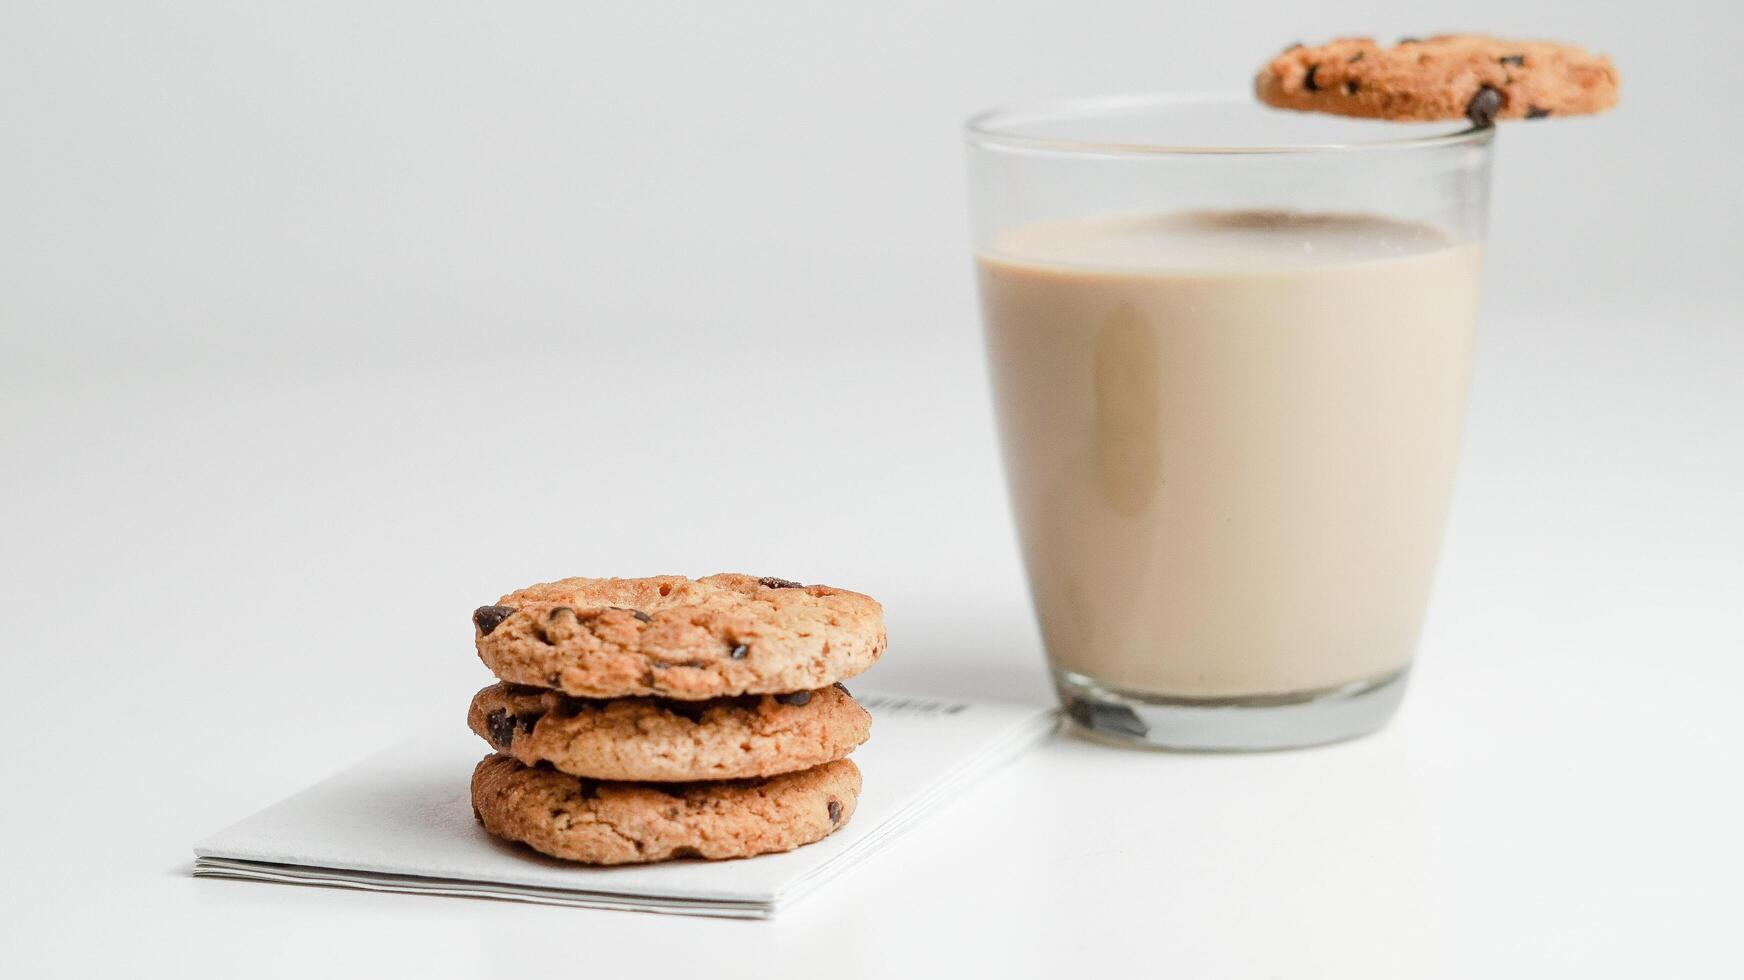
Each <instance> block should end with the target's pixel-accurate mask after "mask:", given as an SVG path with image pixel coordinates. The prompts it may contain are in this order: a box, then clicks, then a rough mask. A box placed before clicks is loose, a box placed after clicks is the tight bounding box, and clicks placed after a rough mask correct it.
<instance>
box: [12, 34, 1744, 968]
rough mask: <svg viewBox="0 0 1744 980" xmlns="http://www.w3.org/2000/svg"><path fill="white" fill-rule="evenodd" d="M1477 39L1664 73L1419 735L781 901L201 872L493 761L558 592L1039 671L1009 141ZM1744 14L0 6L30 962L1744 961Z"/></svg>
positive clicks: (1599, 214) (1500, 325)
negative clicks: (1014, 296)
mask: <svg viewBox="0 0 1744 980" xmlns="http://www.w3.org/2000/svg"><path fill="white" fill-rule="evenodd" d="M1444 29H1445V30H1452V29H1487V30H1491V31H1495V32H1498V33H1504V34H1515V35H1529V36H1530V35H1541V36H1549V37H1555V38H1567V39H1570V40H1576V41H1580V42H1583V43H1586V44H1588V45H1590V46H1592V47H1595V48H1598V49H1601V50H1605V51H1609V52H1611V53H1612V54H1614V55H1615V56H1616V57H1617V59H1618V62H1619V64H1620V65H1621V68H1622V71H1623V75H1624V78H1625V86H1624V92H1625V94H1624V105H1623V108H1622V109H1621V110H1619V111H1618V112H1616V113H1614V114H1612V115H1610V116H1608V117H1605V118H1602V119H1595V120H1553V121H1550V122H1547V123H1537V124H1532V125H1530V126H1509V127H1507V128H1506V130H1505V132H1504V133H1503V134H1502V135H1501V140H1500V146H1499V154H1500V155H1499V159H1498V172H1497V185H1496V190H1495V197H1494V211H1493V216H1492V238H1491V246H1490V253H1489V254H1490V259H1489V267H1488V294H1487V309H1486V314H1485V324H1484V334H1483V339H1482V350H1481V353H1480V360H1479V364H1478V372H1477V381H1476V387H1475V390H1474V394H1473V404H1472V409H1471V416H1470V428H1469V430H1468V442H1467V453H1466V457H1465V463H1464V467H1463V470H1462V474H1461V479H1460V485H1459V488H1458V492H1457V496H1456V502H1455V513H1454V517H1453V521H1452V526H1451V528H1450V532H1449V535H1450V536H1449V544H1448V548H1447V552H1446V559H1445V562H1444V565H1443V570H1442V575H1441V582H1440V587H1439V591H1438V594H1437V598H1436V601H1435V604H1434V608H1433V610H1432V613H1431V618H1430V624H1429V626H1428V629H1427V632H1426V635H1425V638H1424V642H1423V647H1422V651H1421V662H1420V667H1419V670H1418V672H1417V676H1416V679H1415V682H1414V687H1413V692H1412V695H1411V697H1410V698H1409V699H1408V701H1407V704H1406V707H1405V710H1404V713H1403V715H1402V716H1401V717H1400V719H1399V720H1398V722H1397V723H1396V724H1395V725H1394V726H1393V727H1391V728H1390V729H1388V730H1387V731H1386V732H1385V733H1383V734H1382V735H1380V736H1377V737H1374V738H1370V739H1367V740H1363V741H1359V742H1355V743H1351V744H1348V745H1344V746H1339V747H1334V748H1329V749H1322V750H1315V751H1309V752H1298V753H1286V754H1278V755H1267V756H1252V757H1199V756H1174V755H1149V754H1134V753H1127V752H1117V751H1111V750H1108V749H1103V748H1099V747H1095V746H1091V745H1088V744H1086V743H1083V742H1079V741H1076V740H1072V739H1061V740H1057V741H1055V742H1052V743H1050V744H1048V745H1047V746H1045V747H1044V748H1042V749H1040V750H1038V751H1037V752H1036V753H1035V754H1033V755H1031V756H1030V757H1028V758H1026V759H1025V760H1024V761H1022V762H1021V763H1019V764H1018V765H1016V766H1015V767H1013V768H1011V769H1009V770H1007V771H1005V772H1003V773H1002V774H1000V775H999V776H997V777H995V778H994V779H993V780H992V781H990V782H989V783H988V784H986V785H984V786H983V787H982V788H981V789H980V790H979V791H978V792H976V793H975V794H974V795H973V796H971V797H969V798H967V799H965V800H963V801H962V802H961V803H960V804H959V805H957V806H956V807H954V808H952V809H951V810H948V811H946V812H944V813H943V814H941V815H939V816H938V817H937V818H935V819H934V820H932V821H930V822H929V823H928V824H927V825H925V826H924V827H922V828H920V829H918V830H917V831H915V832H914V833H913V835H912V836H911V837H910V838H908V839H907V840H905V841H904V842H903V843H902V844H901V845H900V846H898V847H896V848H894V849H892V850H891V851H890V852H889V853H888V854H887V855H885V856H884V857H882V858H881V859H880V860H879V861H877V862H874V863H873V864H871V865H869V866H866V867H863V868H861V869H858V870H856V871H855V872H854V873H852V874H851V875H850V876H848V877H847V878H844V879H842V880H841V881H840V882H839V884H837V885H835V886H832V888H831V889H830V890H828V891H827V892H825V893H821V894H818V895H815V896H813V897H812V898H811V899H809V900H808V901H807V902H806V903H805V904H804V905H802V906H800V907H799V908H796V909H795V910H794V911H793V913H792V914H791V915H790V916H787V917H784V918H783V919H782V920H781V921H778V922H775V923H766V924H746V923H728V922H711V921H697V920H681V919H671V918H662V917H654V916H638V915H631V914H614V913H591V912H578V911H574V910H565V909H553V908H540V907H526V906H519V905H512V904H507V903H489V902H474V901H461V900H436V899H428V898H413V897H406V896H381V895H366V894H354V893H346V892H339V891H333V890H324V889H312V888H292V887H280V886H268V885H248V884H239V883H230V882H212V881H193V880H191V879H189V878H187V877H186V870H187V863H188V860H189V852H188V845H189V844H190V843H191V842H192V841H193V840H195V839H196V838H198V837H201V836H204V835H205V834H206V833H207V832H209V831H211V830H213V829H215V828H217V827H219V826H222V825H225V824H227V823H229V822H231V821H233V820H235V819H237V818H239V817H241V816H243V815H245V814H247V813H249V812H252V811H253V810H255V809H257V808H259V807H260V806H262V805H264V804H265V803H268V802H270V801H272V800H274V799H276V798H278V797H279V796H282V795H284V794H286V793H288V792H290V791H293V790H295V789H297V788H299V787H301V786H303V785H305V784H307V783H308V782H310V781H312V780H314V779H316V778H318V777H320V776H322V775H325V774H326V773H328V772H330V771H332V770H333V769H335V768H337V767H339V766H341V765H343V764H345V763H348V762H350V761H351V760H353V759H354V758H356V757H358V756H360V755H363V754H365V753H367V752H370V751H372V750H374V749H376V748H377V747H379V746H381V745H383V744H386V743H389V742H392V741H393V740H395V739H396V738H397V737H399V735H400V733H402V732H405V731H408V730H412V729H415V728H418V727H422V726H423V725H425V724H427V723H428V722H429V721H431V720H432V719H442V718H452V719H453V722H454V724H456V725H459V724H461V723H462V722H461V720H460V719H461V713H462V712H463V711H464V706H465V703H466V699H467V697H468V696H469V695H470V693H471V692H472V691H473V690H474V689H475V688H476V687H478V686H480V685H482V684H483V683H484V682H485V680H486V674H485V672H484V671H483V669H482V668H481V667H480V666H479V665H478V663H477V662H476V660H475V659H474V658H473V655H472V653H471V651H470V648H469V637H470V628H469V625H468V623H467V615H468V613H469V611H470V610H471V609H472V608H473V607H474V606H476V605H478V604H480V603H483V602H487V601H490V600H492V599H494V598H495V597H496V596H497V595H498V594H499V593H501V592H503V591H506V590H508V589H510V588H513V587H516V586H519V585H523V584H526V583H530V582H533V581H538V580H542V579H547V578H552V577H556V576H560V575H565V574H595V575H610V574H619V575H636V574H650V573H658V572H672V571H676V572H683V573H688V574H704V573H708V572H712V571H717V570H728V569H732V570H746V571H752V572H754V573H757V574H773V575H781V576H786V577H790V578H802V579H806V580H808V581H825V582H830V583H835V584H840V585H844V586H848V587H851V588H855V589H859V590H862V591H865V592H869V593H871V594H873V595H876V596H878V597H880V598H881V599H883V600H884V601H885V603H886V606H887V609H888V614H889V626H890V632H891V638H892V645H891V650H890V653H889V655H888V657H887V658H886V660H885V661H884V663H882V664H880V665H879V666H878V667H877V668H876V670H875V673H874V674H873V675H870V676H869V677H868V683H875V684H876V685H877V686H879V687H886V688H903V687H907V688H913V689H918V690H923V691H935V692H941V693H974V694H989V693H991V694H997V695H1012V696H1031V697H1045V696H1046V686H1045V681H1044V677H1043V673H1042V661H1041V656H1040V652H1039V645H1038V643H1037V641H1036V639H1035V635H1034V630H1033V627H1032V626H1031V623H1030V619H1029V614H1028V609H1027V600H1026V598H1025V594H1024V591H1023V583H1022V577H1021V573H1020V571H1019V566H1018V561H1017V554H1016V550H1015V546H1014V543H1013V538H1012V535H1011V532H1010V526H1009V520H1008V516H1007V512H1006V510H1005V501H1004V497H1003V492H1002V487H1001V485H1000V477H999V473H998V468H997V466H998V464H997V459H996V455H995V452H994V448H993V443H992V438H991V415H990V410H989V405H988V398H987V393H986V386H985V378H984V375H983V370H982V367H981V362H980V352H979V348H978V344H979V338H978V332H977V324H976V319H975V312H974V299H973V293H972V289H971V283H970V279H969V275H968V272H969V266H968V258H967V252H966V242H965V231H964V228H965V215H964V200H963V187H962V160H961V149H960V146H959V143H958V139H957V134H956V125H957V123H958V122H959V120H960V119H961V118H962V117H963V116H965V115H966V114H968V113H969V112H971V111H972V110H975V109H977V108H981V107H983V106H984V105H987V104H991V103H996V102H1005V101H1015V100H1024V99H1030V98H1036V97H1045V96H1065V95H1085V94H1096V93H1102V92H1120V91H1140V90H1153V89H1234V88H1240V87H1243V86H1245V84H1246V81H1247V78H1248V77H1249V75H1250V73H1251V71H1252V70H1253V68H1254V67H1255V66H1256V65H1257V64H1258V63H1259V62H1260V61H1262V60H1263V59H1264V58H1266V57H1268V56H1269V55H1270V53H1272V52H1273V51H1274V50H1276V49H1278V48H1280V47H1282V46H1283V45H1284V44H1286V43H1287V42H1290V41H1294V40H1308V41H1313V40H1316V39H1321V38H1324V37H1327V36H1329V35H1332V34H1337V33H1351V32H1360V33H1374V34H1376V35H1379V36H1381V37H1383V38H1391V37H1394V36H1397V35H1400V34H1424V33H1430V32H1433V31H1436V30H1444ZM1740 36H1744V17H1741V15H1740V13H1739V12H1738V8H1737V7H1736V6H1735V5H1721V4H1718V3H1710V4H1698V3H1694V2H1687V3H1678V2H1662V3H1657V4H1654V5H1651V7H1648V6H1644V5H1640V4H1631V5H1624V4H1609V5H1605V4H1598V3H1582V4H1575V3H1566V4H1541V5H1537V6H1535V7H1530V8H1528V7H1527V6H1525V5H1522V4H1519V3H1501V2H1493V0H1472V2H1464V3H1461V4H1458V5H1456V6H1449V5H1448V4H1446V3H1436V4H1429V3H1404V2H1391V3H1381V2H1372V3H1366V4H1359V3H1341V2H1323V3H1315V4H1304V3H1301V2H1292V3H1282V2H1276V3H1246V4H1236V3H1224V4H1214V3H1192V4H1189V3H1169V2H1164V0H1149V2H1140V3H1120V4H1086V3H1055V4H1042V3H1017V2H1005V3H994V2H990V0H989V2H975V3H956V4H940V3H911V2H899V0H886V2H883V3H878V4H836V3H815V2H813V3H782V4H774V3H768V4H756V5H751V4H732V5H727V4H721V5H703V4H694V5H679V4H654V3H622V4H604V3H598V2H591V3H576V2H570V3H525V4H467V5H461V4H447V3H431V2H404V3H325V4H320V3H311V4H217V3H179V4H159V3H140V2H130V3H114V4H103V5H98V4H65V3H61V4H56V3H40V4H39V3H26V2H20V0H5V2H4V3H3V4H0V623H4V624H5V625H4V627H3V632H0V635H3V636H4V637H5V639H4V641H3V643H4V646H3V649H4V651H5V653H6V659H5V663H4V670H5V674H4V676H5V678H6V680H5V688H4V689H5V690H6V691H7V692H8V694H9V697H8V698H7V701H8V704H9V708H10V711H9V714H10V724H9V725H8V726H7V732H8V738H7V740H6V742H5V745H4V748H0V753H3V754H0V763H3V767H4V768H3V770H0V771H3V774H4V781H3V782H0V803H3V806H0V830H3V831H4V832H5V835H6V838H5V839H6V850H5V856H4V859H3V862H4V864H3V871H0V957H3V959H4V961H5V962H7V964H8V967H9V969H8V972H11V970H12V969H16V971H17V972H18V973H19V975H32V976H43V975H88V974H90V973H92V972H94V971H96V970H99V969H103V968H112V969H136V970H152V969H157V970H160V971H161V970H163V969H177V970H181V971H184V972H188V973H195V974H209V975H235V974H237V973H249V972H253V973H263V974H282V975H296V974H303V973H319V974H334V973H351V972H357V973H364V972H369V973H374V974H376V975H390V976H391V975H406V974H412V973H414V972H415V973H417V974H419V975H423V976H438V975H449V974H451V975H465V976H472V975H480V974H497V973H501V974H510V975H516V976H521V975H526V974H527V973H529V972H539V973H544V972H548V971H551V970H556V969H572V970H574V971H576V972H580V973H591V974H601V973H604V972H606V971H611V972H613V973H616V974H620V975H621V974H623V973H624V972H626V971H629V970H635V971H638V972H642V973H646V972H649V971H654V972H666V971H668V970H670V971H671V972H674V973H679V974H681V975H685V976H703V977H716V976H719V977H726V976H738V975H744V976H778V975H783V974H791V975H795V976H808V977H815V976H818V975H820V974H824V975H844V976H853V975H901V976H924V975H942V974H944V973H945V971H947V970H955V971H958V972H963V973H965V974H967V975H995V974H1008V975H1043V974H1066V975H1076V974H1079V973H1084V974H1088V973H1090V972H1092V971H1093V970H1097V969H1124V970H1129V971H1141V972H1143V973H1145V974H1151V975H1156V974H1163V973H1169V974H1171V975H1184V976H1254V977H1274V976H1275V977H1296V976H1330V977H1369V976H1373V977H1403V976H1448V977H1453V976H1474V975H1483V976H1497V975H1536V976H1544V975H1574V974H1576V973H1577V972H1578V973H1579V974H1580V975H1587V976H1592V975H1609V974H1615V975H1647V974H1651V975H1698V974H1699V975H1719V974H1723V973H1727V972H1728V971H1730V970H1736V969H1738V968H1739V965H1740V959H1741V957H1740V955H1739V953H1738V952H1737V945H1736V942H1735V939H1733V938H1732V936H1731V934H1732V933H1733V932H1734V931H1735V928H1736V924H1737V923H1736V920H1737V912H1738V898H1737V895H1738V893H1737V890H1736V889H1737V882H1738V879H1739V877H1740V874H1741V873H1744V856H1741V853H1740V845H1739V843H1738V836H1737V828H1738V827H1739V826H1740V825H1741V824H1744V806H1741V805H1740V803H1739V800H1738V795H1737V794H1738V781H1739V775H1738V774H1739V768H1740V767H1739V763H1738V755H1739V749H1740V748H1744V724H1741V722H1740V720H1739V707H1738V705H1739V704H1740V700H1741V698H1744V612H1741V611H1740V610H1741V609H1744V558H1741V555H1744V507H1741V501H1744V456H1741V450H1740V444H1741V443H1744V394H1741V392H1740V389H1741V385H1740V380H1741V375H1744V335H1741V331H1740V316H1739V312H1738V311H1739V309H1740V303H1741V302H1744V285H1741V280H1744V276H1741V275H1740V271H1739V270H1740V259H1741V258H1744V255H1741V251H1744V250H1741V249H1740V246H1739V244H1738V240H1737V237H1736V228H1737V225H1738V220H1739V217H1740V215H1741V213H1744V200H1741V191H1740V183H1739V182H1738V181H1737V180H1735V179H1733V177H1732V176H1731V175H1732V174H1733V173H1734V172H1735V171H1736V170H1737V168H1738V166H1739V162H1738V161H1739V158H1740V151H1741V150H1744V143H1741V141H1740V137H1739V127H1738V125H1737V116H1738V113H1737V111H1736V105H1735V102H1734V101H1733V100H1734V97H1735V95H1736V93H1737V91H1738V90H1739V87H1740V86H1739V83H1740V81H1744V79H1740V77H1739V76H1740V74H1741V73H1740V70H1739V69H1738V68H1737V63H1736V61H1735V59H1734V58H1733V57H1732V49H1731V48H1729V47H1728V45H1735V44H1736V41H1737V39H1738V38H1739V37H1740ZM456 778H457V779H460V778H464V774H460V773H457V774H456ZM868 778H869V779H872V780H875V779H876V778H877V775H876V773H869V774H868Z"/></svg>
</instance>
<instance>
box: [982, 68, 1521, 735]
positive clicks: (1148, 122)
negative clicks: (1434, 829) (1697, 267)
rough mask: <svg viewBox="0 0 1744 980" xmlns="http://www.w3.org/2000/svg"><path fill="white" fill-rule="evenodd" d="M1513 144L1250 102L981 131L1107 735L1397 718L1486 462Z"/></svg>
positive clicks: (1053, 586)
mask: <svg viewBox="0 0 1744 980" xmlns="http://www.w3.org/2000/svg"><path fill="white" fill-rule="evenodd" d="M1493 136H1494V130H1492V129H1488V128H1465V129H1459V130H1458V131H1455V128H1454V127H1452V126H1449V125H1440V126H1436V125H1428V126H1424V125H1420V124H1400V123H1387V122H1376V121H1367V120H1347V119H1338V118H1333V117H1327V116H1318V115H1309V114H1302V113H1291V112H1284V111H1279V110H1272V109H1267V108H1264V107H1262V106H1260V105H1258V104H1256V103H1254V102H1253V101H1252V100H1251V99H1249V98H1247V97H1244V96H1229V97H1197V96H1195V97H1159V96H1144V97H1122V98H1110V99H1094V100H1081V101H1071V102H1060V103H1050V104H1044V105H1037V106H1032V107H1024V108H1017V109H1007V110H996V111H993V112H988V113H985V114H982V115H979V116H976V117H975V118H974V119H972V120H970V121H969V123H968V125H967V127H966V138H967V141H968V146H969V165H970V188H971V199H972V218H973V228H974V244H975V250H976V265H977V271H978V275H979V282H980V292H981V305H982V312H983V319H984V321H985V328H986V338H987V350H988V358H989V363H990V366H991V370H992V377H993V388H994V396H995V399H996V402H997V409H998V416H999V423H1000V435H1001V440H1002V444H1003V450H1004V458H1005V466H1006V476H1007V480H1008V482H1009V485H1010V489H1011V498H1012V505H1013V510H1014V512H1015V516H1016V519H1017V524H1018V529H1019V535H1020V537H1021V540H1022V543H1023V550H1024V559H1025V563H1026V565H1027V568H1028V572H1029V581H1030V589H1031V593H1032V597H1033V599H1034V602H1035V608H1036V613H1037V617H1038V619H1039V621H1040V624H1041V630H1042V635H1043V639H1044V641H1045V643H1046V646H1047V654H1048V660H1049V663H1050V665H1051V668H1052V670H1053V676H1054V681H1055V685H1056V688H1057V690H1058V691H1059V696H1060V699H1061V702H1062V704H1063V705H1064V707H1065V710H1066V713H1067V714H1068V715H1069V717H1070V718H1071V719H1072V720H1073V721H1074V722H1075V723H1076V724H1077V725H1078V726H1080V727H1081V728H1083V729H1085V730H1087V731H1089V732H1091V733H1093V734H1095V735H1098V736H1102V737H1105V738H1108V739H1113V740H1116V741H1120V742H1125V743H1131V744H1140V745H1152V746H1158V747H1170V748H1187V749H1228V750H1244V749H1272V748H1285V747H1292V746H1302V745H1312V744H1317V743H1321V742H1329V741H1335V740H1338V739H1344V738H1350V737H1353V736H1356V735H1361V734H1363V733H1366V732H1370V731H1373V730H1374V729H1376V728H1379V727H1380V726H1381V725H1383V724H1385V723H1386V721H1387V719H1388V718H1389V717H1391V715H1392V714H1393V712H1394V711H1395V710H1396V709H1397V707H1398V704H1399V701H1400V699H1401V697H1402V696H1403V694H1404V689H1405V681H1406V676H1407V674H1408V673H1409V671H1410V667H1411V661H1412V656H1413V654H1414V652H1415V648H1416V645H1417V638H1418V633H1419V632H1420V629H1421V626H1422V622H1423V615H1424V611H1425V608H1426V606H1427V604H1428V600H1429V594H1430V586H1431V583H1432V580H1433V578H1434V572H1435V566H1436V561H1437V554H1438V552H1439V550H1440V545H1441V537H1442V528H1443V524H1444V522H1445V516H1446V512H1447V505H1448V497H1449V493H1450V490H1451V485H1452V480H1453V472H1454V464H1455V460H1456V458H1457V456H1458V450H1459V437H1460V427H1461V421H1462V417H1463V415H1464V411H1465V398H1466V388H1467V378H1468V375H1469V370H1470V362H1471V347H1472V337H1473V330H1474V328H1475V325H1476V322H1477V312H1478V290H1479V279H1480V267H1481V264H1482V240H1483V234H1484V221H1485V213H1486V209H1487V199H1488V193H1489V173H1490V156H1491V143H1492V139H1493Z"/></svg>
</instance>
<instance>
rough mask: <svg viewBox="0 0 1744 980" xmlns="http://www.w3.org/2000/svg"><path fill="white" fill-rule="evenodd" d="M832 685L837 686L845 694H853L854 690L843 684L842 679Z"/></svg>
mask: <svg viewBox="0 0 1744 980" xmlns="http://www.w3.org/2000/svg"><path fill="white" fill-rule="evenodd" d="M830 686H831V687H833V688H835V689H836V690H838V691H841V692H842V693H843V694H847V695H849V696H850V697H851V696H852V695H853V692H851V691H849V690H848V685H846V684H843V683H842V682H841V681H837V682H835V683H834V684H831V685H830Z"/></svg>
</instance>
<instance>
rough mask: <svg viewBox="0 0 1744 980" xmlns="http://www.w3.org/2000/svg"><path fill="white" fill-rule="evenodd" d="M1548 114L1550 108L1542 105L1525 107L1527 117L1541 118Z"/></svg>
mask: <svg viewBox="0 0 1744 980" xmlns="http://www.w3.org/2000/svg"><path fill="white" fill-rule="evenodd" d="M1548 115H1550V110H1549V109H1546V108H1544V107H1543V106H1536V105H1529V106H1527V107H1526V118H1527V119H1543V118H1544V117H1545V116H1548Z"/></svg>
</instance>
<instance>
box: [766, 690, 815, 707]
mask: <svg viewBox="0 0 1744 980" xmlns="http://www.w3.org/2000/svg"><path fill="white" fill-rule="evenodd" d="M775 700H777V701H780V702H781V703H782V704H791V705H793V706H794V707H796V708H797V707H799V706H800V705H802V704H805V703H806V702H808V701H810V700H811V692H810V691H794V692H793V693H792V694H777V695H775Z"/></svg>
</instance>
